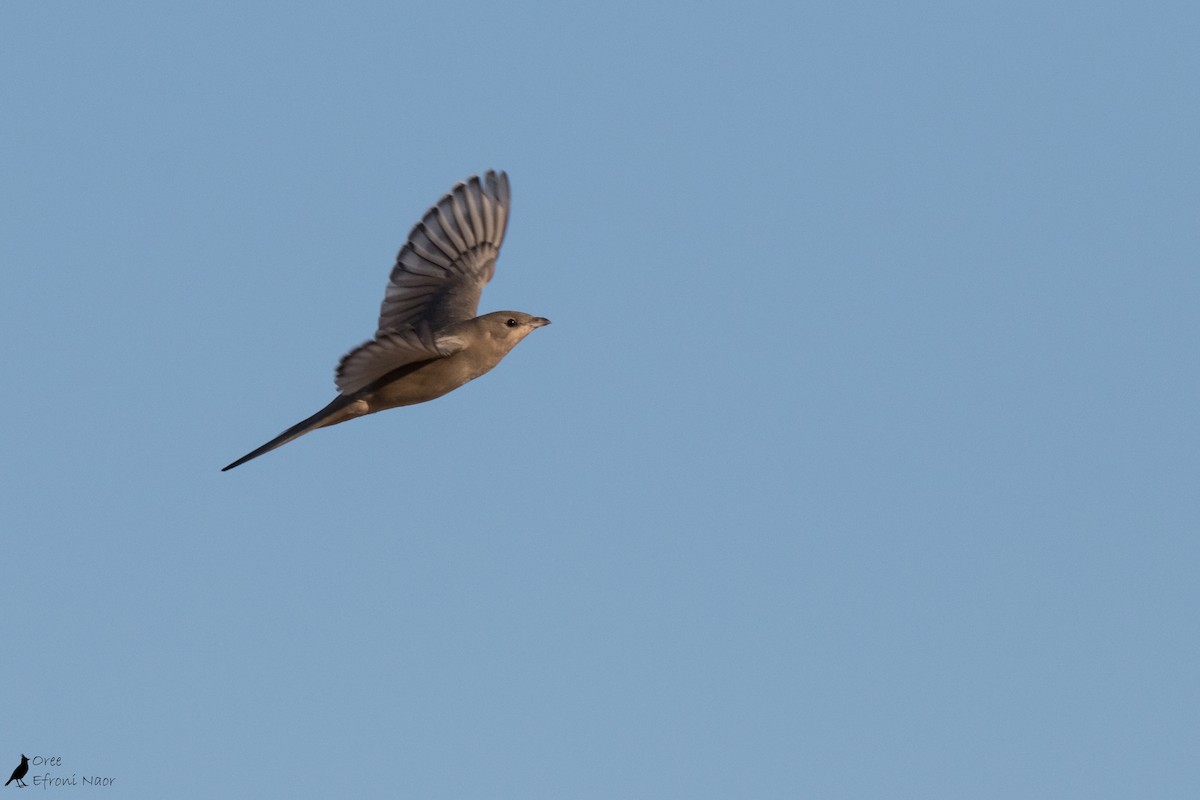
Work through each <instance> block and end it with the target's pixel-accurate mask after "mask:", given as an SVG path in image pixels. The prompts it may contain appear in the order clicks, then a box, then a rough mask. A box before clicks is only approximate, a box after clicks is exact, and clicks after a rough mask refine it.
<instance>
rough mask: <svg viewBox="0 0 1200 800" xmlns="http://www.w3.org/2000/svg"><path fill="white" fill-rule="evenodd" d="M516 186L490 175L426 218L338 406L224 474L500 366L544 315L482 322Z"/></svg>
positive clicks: (342, 380)
mask: <svg viewBox="0 0 1200 800" xmlns="http://www.w3.org/2000/svg"><path fill="white" fill-rule="evenodd" d="M508 208H509V187H508V176H507V175H505V174H504V173H503V172H492V171H489V172H488V173H487V174H486V175H484V176H483V178H482V179H480V178H479V177H478V176H471V178H469V179H468V180H466V181H465V182H463V183H460V184H458V185H457V186H455V187H454V188H453V189H451V190H450V192H449V193H448V194H447V195H446V196H445V197H443V198H442V199H441V200H439V201H438V202H437V204H436V205H435V206H434V207H433V208H431V209H429V211H428V212H426V214H425V216H424V217H423V218H422V219H421V221H420V222H418V223H417V224H416V225H415V226H414V227H413V229H412V231H411V232H410V233H409V234H408V241H407V242H406V243H405V244H404V246H403V247H401V248H400V254H399V255H398V256H396V266H395V267H393V268H392V274H391V277H390V278H389V280H388V286H387V293H386V295H385V296H384V298H383V308H382V310H381V311H380V314H379V330H377V331H376V332H375V338H374V339H372V340H371V341H369V342H366V343H365V344H362V345H360V346H359V347H356V348H355V349H353V350H351V351H350V352H349V353H347V354H346V355H344V356H342V360H341V361H340V362H338V366H337V370H336V372H335V373H334V382H335V383H336V384H337V389H338V396H337V397H336V398H334V400H333V402H332V403H330V404H329V405H327V406H325V407H324V408H323V409H321V410H320V411H318V412H317V413H316V414H313V415H312V416H311V417H309V418H308V419H306V420H304V421H303V422H299V423H297V424H295V425H293V426H292V427H290V428H288V429H287V430H286V431H284V432H283V433H281V434H279V435H278V436H276V437H275V438H274V439H272V440H271V441H269V442H267V443H266V444H264V445H263V446H262V447H260V448H258V449H257V450H254V451H251V452H250V453H247V454H246V455H244V456H242V457H241V458H239V459H238V460H237V461H234V462H233V463H232V464H230V465H229V466H227V467H225V468H224V469H222V470H221V471H222V472H224V471H226V470H230V469H233V468H234V467H236V466H239V465H241V464H245V463H246V462H247V461H249V460H250V459H252V458H258V457H259V456H261V455H262V454H263V453H266V452H269V451H271V450H274V449H275V448H276V447H280V446H281V445H284V444H287V443H288V442H290V441H292V440H293V439H295V438H297V437H299V436H303V435H304V434H306V433H308V432H309V431H312V430H316V429H317V428H326V427H328V426H330V425H336V424H338V423H339V422H345V421H346V420H348V419H354V418H355V417H361V416H363V415H365V414H374V413H375V412H376V411H383V410H384V409H388V408H396V407H397V406H410V405H413V404H415V403H424V402H426V401H428V400H433V399H435V398H438V397H441V396H442V395H444V394H446V393H447V392H451V391H454V390H455V389H457V388H458V387H460V386H462V385H463V384H464V383H467V382H468V381H472V380H474V379H475V378H478V377H479V376H480V375H482V374H484V373H485V372H487V371H488V370H490V369H491V368H492V367H494V366H496V365H497V364H499V363H500V360H501V359H503V358H504V357H505V356H506V355H508V353H509V351H510V350H512V349H513V348H514V347H516V346H517V344H518V343H519V342H520V341H521V340H522V339H524V338H525V337H526V336H528V335H529V334H530V333H532V332H533V331H534V329H536V328H540V327H542V326H543V325H549V324H550V320H548V319H546V318H545V317H534V316H531V315H529V314H525V313H523V312H521V311H493V312H492V313H490V314H484V315H483V316H480V317H477V316H475V314H476V309H477V308H478V306H479V296H480V294H482V292H483V287H484V285H486V284H487V282H488V281H490V280H491V279H492V274H493V273H494V272H495V271H496V257H497V256H498V255H499V254H500V245H501V244H502V243H503V242H504V232H505V230H506V229H507V228H508Z"/></svg>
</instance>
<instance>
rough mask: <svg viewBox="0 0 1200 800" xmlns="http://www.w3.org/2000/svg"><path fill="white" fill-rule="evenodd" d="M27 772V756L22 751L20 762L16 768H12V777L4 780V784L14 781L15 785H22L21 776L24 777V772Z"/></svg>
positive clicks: (23, 783)
mask: <svg viewBox="0 0 1200 800" xmlns="http://www.w3.org/2000/svg"><path fill="white" fill-rule="evenodd" d="M27 772H29V758H28V757H27V756H26V755H25V754H24V753H22V754H21V763H20V764H18V765H17V768H16V769H14V770H13V774H12V777H11V778H9V779H8V780H7V781H5V782H4V785H5V786H8V785H9V784H10V783H12V782H13V781H16V782H17V786H24V785H25V782H24V781H23V780H21V778H24V777H25V773H27Z"/></svg>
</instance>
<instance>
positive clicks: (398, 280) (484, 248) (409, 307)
mask: <svg viewBox="0 0 1200 800" xmlns="http://www.w3.org/2000/svg"><path fill="white" fill-rule="evenodd" d="M508 204H509V189H508V176H507V175H505V174H504V173H503V172H493V171H490V170H489V171H488V173H487V174H486V175H484V176H483V178H482V179H481V178H480V177H479V176H478V175H472V176H471V177H470V178H468V179H467V180H466V181H465V182H463V183H460V184H458V185H457V186H455V187H454V188H453V189H451V190H450V192H449V193H448V194H447V195H446V196H445V197H443V198H442V199H441V200H439V201H438V202H437V205H435V206H434V207H433V208H431V209H429V211H428V212H426V214H425V216H424V217H423V218H422V219H421V221H420V222H418V223H417V224H416V225H415V226H413V229H412V231H411V232H410V233H409V234H408V241H407V242H406V243H405V244H404V246H403V247H401V248H400V254H399V255H398V256H396V266H395V267H393V268H392V274H391V277H390V278H389V279H388V286H387V294H386V295H384V298H383V308H382V309H381V310H380V312H379V332H378V333H377V334H376V335H377V336H378V335H379V334H383V333H387V332H396V331H403V330H405V329H407V328H409V327H411V326H414V325H417V324H419V323H424V324H426V325H428V326H429V327H430V328H431V329H432V330H434V331H438V330H441V329H442V328H444V327H446V326H447V325H449V324H450V323H452V322H461V321H462V320H467V319H471V318H473V317H474V316H475V312H476V309H477V308H478V307H479V295H480V294H482V292H483V287H484V285H485V284H487V282H488V281H490V280H491V279H492V274H493V273H494V272H495V270H496V257H497V256H498V255H499V254H500V245H501V244H502V243H503V242H504V231H505V229H506V228H507V227H508Z"/></svg>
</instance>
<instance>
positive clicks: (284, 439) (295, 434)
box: [5, 395, 361, 786]
mask: <svg viewBox="0 0 1200 800" xmlns="http://www.w3.org/2000/svg"><path fill="white" fill-rule="evenodd" d="M354 402H355V399H354V398H353V397H347V396H345V395H338V396H337V397H336V398H335V399H334V401H333V402H332V403H330V404H329V405H327V406H325V407H324V408H322V409H321V410H320V411H318V412H317V413H315V414H313V415H312V416H311V417H309V418H308V419H306V420H304V421H303V422H297V423H296V424H295V425H293V426H292V427H290V428H288V429H287V430H286V431H284V432H283V433H281V434H279V435H278V436H276V437H275V438H274V439H272V440H271V441H269V442H267V443H266V444H264V445H263V446H262V447H260V448H258V449H257V450H251V451H250V452H249V453H246V455H244V456H242V457H241V458H239V459H238V460H237V461H234V462H233V463H232V464H230V465H229V466H227V467H222V468H221V472H228V471H229V470H231V469H233V468H234V467H240V466H241V465H242V464H245V463H246V462H247V461H250V460H252V459H255V458H258V457H259V456H261V455H262V454H263V453H269V452H271V451H272V450H274V449H275V448H276V447H282V446H283V445H285V444H287V443H288V442H290V441H291V440H292V439H298V438H299V437H301V436H303V435H304V434H306V433H308V432H309V431H312V430H316V429H317V428H320V427H323V426H325V425H333V424H335V423H338V422H342V421H343V420H346V419H350V418H351V417H355V416H358V415H359V414H356V413H351V414H343V415H342V416H341V418H340V419H331V418H332V417H333V416H334V415H336V414H337V413H338V412H339V411H342V410H343V409H345V408H346V407H347V406H349V405H350V404H351V403H354ZM359 413H361V412H359ZM7 785H8V784H5V786H7Z"/></svg>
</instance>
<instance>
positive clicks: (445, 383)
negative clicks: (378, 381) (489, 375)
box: [363, 354, 490, 412]
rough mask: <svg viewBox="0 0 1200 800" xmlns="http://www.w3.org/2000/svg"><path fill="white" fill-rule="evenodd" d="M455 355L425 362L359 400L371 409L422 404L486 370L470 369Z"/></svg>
mask: <svg viewBox="0 0 1200 800" xmlns="http://www.w3.org/2000/svg"><path fill="white" fill-rule="evenodd" d="M457 356H458V354H455V355H453V356H450V357H449V358H443V359H439V360H437V361H434V362H432V363H429V364H426V365H425V366H423V367H420V368H419V369H416V370H414V371H412V372H410V373H408V374H407V375H405V376H403V377H402V378H399V379H397V380H395V381H392V382H391V383H389V384H387V385H386V386H381V387H380V388H379V389H376V390H375V391H374V392H372V393H371V394H370V395H369V396H368V397H365V398H363V399H365V400H366V401H367V402H368V404H369V405H370V408H371V412H375V411H382V410H383V409H385V408H396V407H397V406H411V405H415V404H417V403H425V402H428V401H430V400H434V399H436V398H438V397H441V396H442V395H444V394H446V393H447V392H452V391H454V390H455V389H457V388H458V387H460V386H462V385H463V384H464V383H467V382H468V381H471V380H473V379H475V378H478V377H479V376H480V375H482V374H483V373H484V372H487V369H483V370H479V369H478V368H476V369H472V368H471V364H470V363H469V362H468V361H467V360H466V359H460V358H458V357H457ZM489 369H490V365H489Z"/></svg>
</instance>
